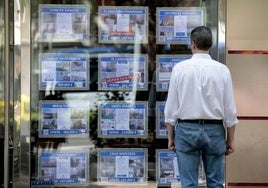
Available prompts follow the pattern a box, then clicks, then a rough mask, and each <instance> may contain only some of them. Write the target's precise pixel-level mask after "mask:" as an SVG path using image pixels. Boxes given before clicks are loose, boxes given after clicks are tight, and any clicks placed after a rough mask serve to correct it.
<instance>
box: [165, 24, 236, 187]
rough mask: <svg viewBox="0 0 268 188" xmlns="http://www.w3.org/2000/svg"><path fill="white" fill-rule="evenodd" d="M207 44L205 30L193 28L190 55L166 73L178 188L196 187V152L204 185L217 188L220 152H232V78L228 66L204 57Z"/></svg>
mask: <svg viewBox="0 0 268 188" xmlns="http://www.w3.org/2000/svg"><path fill="white" fill-rule="evenodd" d="M211 47H212V33H211V30H210V29H209V28H208V27H206V26H200V27H197V28H195V29H194V30H193V31H192V32H191V50H192V53H193V56H192V57H191V58H190V59H188V60H185V61H182V62H180V63H178V64H176V65H175V66H174V68H173V70H172V73H171V78H170V86H169V91H168V97H167V101H166V105H165V122H166V124H167V129H168V148H169V150H173V151H176V153H177V158H178V167H179V173H180V178H181V185H182V188H190V187H191V188H196V187H198V166H199V162H200V156H202V160H203V163H204V168H205V173H206V182H207V187H208V188H220V187H223V183H224V169H225V164H224V161H225V155H229V154H231V153H233V152H234V132H235V125H236V124H237V123H238V120H237V116H236V107H235V101H234V96H233V88H232V87H233V86H232V79H231V75H230V71H229V69H228V68H227V67H226V66H225V65H224V64H222V63H219V62H217V61H215V60H213V59H212V58H211V56H210V55H209V50H210V49H211ZM225 128H226V129H225ZM225 131H227V134H225Z"/></svg>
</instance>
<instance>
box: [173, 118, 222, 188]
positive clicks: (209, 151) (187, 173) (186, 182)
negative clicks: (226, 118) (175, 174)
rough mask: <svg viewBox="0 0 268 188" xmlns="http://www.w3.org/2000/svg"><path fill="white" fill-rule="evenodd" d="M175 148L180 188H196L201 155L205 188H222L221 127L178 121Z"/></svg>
mask: <svg viewBox="0 0 268 188" xmlns="http://www.w3.org/2000/svg"><path fill="white" fill-rule="evenodd" d="M175 147H176V153H177V158H178V166H179V173H180V177H181V186H182V188H197V187H198V167H199V163H200V156H202V160H203V164H204V169H205V174H206V182H207V188H223V183H224V179H225V177H224V174H225V151H226V142H225V129H224V127H223V125H217V124H208V125H206V124H198V123H185V122H179V123H177V125H176V130H175Z"/></svg>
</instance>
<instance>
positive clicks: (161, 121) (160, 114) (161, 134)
mask: <svg viewBox="0 0 268 188" xmlns="http://www.w3.org/2000/svg"><path fill="white" fill-rule="evenodd" d="M155 106H156V110H155V112H156V116H155V117H156V118H157V119H156V138H167V136H168V130H167V126H166V123H165V114H164V109H165V102H156V105H155Z"/></svg>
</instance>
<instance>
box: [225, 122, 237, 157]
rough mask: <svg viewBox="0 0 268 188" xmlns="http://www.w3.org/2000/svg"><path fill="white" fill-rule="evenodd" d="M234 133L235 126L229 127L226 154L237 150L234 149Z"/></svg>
mask: <svg viewBox="0 0 268 188" xmlns="http://www.w3.org/2000/svg"><path fill="white" fill-rule="evenodd" d="M234 133H235V126H232V127H227V140H226V153H225V155H229V154H231V153H233V152H234V151H235V149H234Z"/></svg>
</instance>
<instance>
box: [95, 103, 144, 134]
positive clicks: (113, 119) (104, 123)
mask: <svg viewBox="0 0 268 188" xmlns="http://www.w3.org/2000/svg"><path fill="white" fill-rule="evenodd" d="M98 127H99V128H98V130H99V132H98V136H99V137H100V138H101V137H112V138H114V137H116V138H118V137H121V138H131V137H132V138H143V137H147V132H148V130H147V102H135V103H127V102H114V103H113V102H108V103H103V104H100V105H99V123H98Z"/></svg>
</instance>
